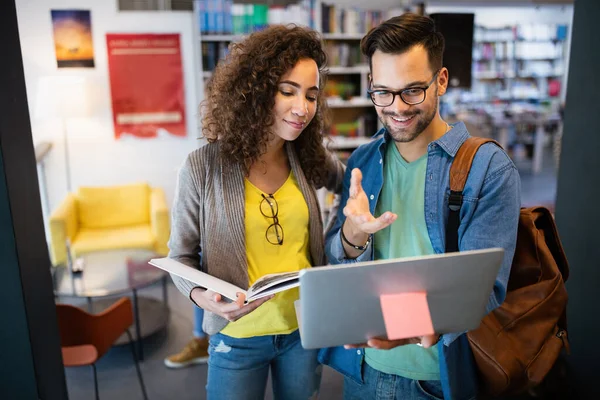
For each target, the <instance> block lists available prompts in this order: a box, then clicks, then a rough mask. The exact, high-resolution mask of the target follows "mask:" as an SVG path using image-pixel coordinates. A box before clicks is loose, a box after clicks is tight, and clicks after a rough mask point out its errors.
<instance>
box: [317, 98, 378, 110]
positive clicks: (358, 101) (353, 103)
mask: <svg viewBox="0 0 600 400" xmlns="http://www.w3.org/2000/svg"><path fill="white" fill-rule="evenodd" d="M327 105H328V106H329V108H355V107H373V103H372V102H371V100H369V99H367V98H365V97H354V98H352V100H342V99H339V98H329V99H327Z"/></svg>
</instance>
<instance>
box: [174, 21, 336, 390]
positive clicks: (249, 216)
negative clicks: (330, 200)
mask: <svg viewBox="0 0 600 400" xmlns="http://www.w3.org/2000/svg"><path fill="white" fill-rule="evenodd" d="M325 62H326V56H325V53H324V52H323V49H322V45H321V41H320V38H319V36H318V35H317V34H316V33H315V32H313V31H311V30H309V29H306V28H301V27H295V26H290V27H286V26H272V27H269V28H267V29H266V30H264V31H260V32H256V33H253V34H251V35H250V36H248V37H247V38H246V39H245V40H244V41H243V42H241V43H238V44H234V45H233V46H232V48H231V52H230V54H229V56H228V57H227V58H226V59H225V60H224V61H223V62H221V63H219V65H218V66H217V68H216V70H215V71H214V74H213V77H212V79H211V80H210V82H209V84H208V87H207V95H206V100H205V101H204V102H203V104H202V107H201V110H202V117H203V118H202V122H203V124H202V131H203V133H204V136H205V137H206V138H207V139H208V142H209V143H208V144H207V145H205V146H204V147H202V148H200V149H198V150H196V151H194V152H192V153H191V154H190V155H189V156H188V158H187V159H186V161H185V163H184V165H183V166H182V168H181V170H180V172H179V180H178V184H177V190H176V196H175V201H174V204H173V212H172V230H171V238H170V241H169V248H170V252H169V257H171V258H174V259H176V260H178V261H180V262H183V263H185V264H186V265H189V266H191V267H194V268H198V269H201V270H202V271H204V272H207V273H208V274H210V275H213V276H216V277H218V278H220V279H223V280H225V281H228V282H231V283H233V284H235V285H237V286H239V287H242V288H247V287H249V285H251V284H252V283H253V282H254V281H255V280H256V279H258V278H260V277H261V276H263V275H265V274H269V273H279V272H290V271H298V270H301V269H303V268H309V267H311V266H319V265H324V264H325V263H326V260H325V255H324V245H323V223H322V221H321V214H320V210H319V205H318V201H317V196H316V193H315V189H316V188H319V187H323V186H325V187H327V188H329V189H330V190H334V191H337V192H339V191H340V190H341V183H342V180H343V173H344V171H343V169H344V168H343V166H342V164H341V163H340V162H339V161H337V159H336V158H335V157H334V156H332V155H331V154H329V153H328V152H327V151H326V150H325V148H324V146H323V137H322V132H323V130H324V127H325V112H326V109H325V102H324V95H323V86H324V79H325V77H324V67H325ZM173 280H174V282H175V284H176V285H177V287H178V288H179V290H180V291H181V292H182V293H184V294H185V295H186V296H188V297H189V298H190V299H191V300H192V301H193V302H194V303H195V304H196V305H197V306H198V307H200V308H202V309H204V318H203V329H204V331H205V332H206V333H207V334H209V335H210V345H209V360H208V382H207V386H206V389H207V393H208V398H209V399H236V400H238V399H262V398H264V393H265V389H266V383H267V377H268V375H269V371H271V376H272V382H273V393H274V397H275V398H276V399H286V400H294V399H309V398H311V397H312V396H315V395H316V394H317V392H318V389H319V384H320V380H321V373H320V371H321V369H320V367H319V365H318V362H317V352H316V351H312V350H304V349H303V348H302V346H301V344H300V337H299V333H298V323H297V319H296V314H295V311H294V301H295V300H297V299H298V297H299V293H298V289H297V288H296V289H291V290H287V291H284V292H280V293H278V294H276V295H274V296H271V297H267V298H262V299H259V300H256V301H253V302H251V303H249V304H247V305H244V300H245V299H244V297H243V295H240V297H239V298H238V301H237V302H233V303H228V302H226V301H224V299H222V298H221V296H220V295H219V294H217V293H215V292H212V291H210V290H204V289H203V288H199V287H196V285H194V284H193V283H192V282H189V281H185V280H182V279H180V278H177V277H173Z"/></svg>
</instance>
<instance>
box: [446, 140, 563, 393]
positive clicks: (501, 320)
mask: <svg viewBox="0 0 600 400" xmlns="http://www.w3.org/2000/svg"><path fill="white" fill-rule="evenodd" d="M487 142H493V143H496V142H495V141H493V140H491V139H483V138H475V137H470V138H468V139H467V140H466V141H465V143H464V144H463V145H462V146H461V147H460V149H459V150H458V153H457V154H456V157H455V159H454V162H453V163H452V166H451V169H450V191H451V192H450V205H449V207H450V214H449V217H448V224H447V226H446V251H447V252H449V251H458V226H459V224H460V218H459V212H460V206H461V204H462V191H463V189H464V186H465V182H466V180H467V176H468V175H469V170H470V168H471V163H472V162H473V158H474V157H475V153H476V152H477V150H478V149H479V147H480V146H481V145H482V144H484V143H487ZM496 144H497V145H498V146H500V145H499V144H498V143H496ZM568 276H569V265H568V263H567V259H566V256H565V253H564V250H563V247H562V244H561V242H560V239H559V237H558V233H557V230H556V225H555V223H554V218H553V217H552V214H551V213H550V211H548V210H547V209H546V208H543V207H533V208H522V209H521V215H520V217H519V229H518V234H517V246H516V250H515V255H514V258H513V262H512V269H511V273H510V278H509V281H508V289H507V294H506V299H505V301H504V303H502V304H501V305H500V307H499V308H497V309H495V310H494V311H492V312H491V313H490V314H488V315H487V316H486V317H485V318H484V319H483V320H482V321H481V325H480V326H479V328H477V329H475V330H473V331H470V332H468V333H467V336H468V338H469V342H470V345H471V350H472V351H473V355H474V358H475V363H476V364H477V369H478V373H479V377H480V387H481V389H482V391H483V392H484V393H486V394H489V395H493V396H499V395H509V394H517V393H521V392H524V391H526V390H528V389H531V388H533V387H535V386H537V385H539V384H540V383H541V382H542V380H543V379H544V377H545V376H546V375H547V374H548V372H549V371H550V369H551V368H552V366H553V365H554V363H555V361H556V359H557V358H558V356H559V354H560V353H561V350H562V349H563V347H565V348H566V350H567V351H568V350H569V343H568V340H567V331H566V329H567V318H566V305H567V290H566V288H565V281H566V280H567V278H568Z"/></svg>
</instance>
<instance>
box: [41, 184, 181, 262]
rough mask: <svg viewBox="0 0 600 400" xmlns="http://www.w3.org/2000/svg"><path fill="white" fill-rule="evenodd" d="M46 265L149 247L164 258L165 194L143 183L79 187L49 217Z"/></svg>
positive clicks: (167, 228) (166, 237) (166, 230)
mask: <svg viewBox="0 0 600 400" xmlns="http://www.w3.org/2000/svg"><path fill="white" fill-rule="evenodd" d="M49 225H50V257H51V259H52V265H55V266H56V265H60V264H65V263H66V261H67V246H66V243H67V240H69V241H70V244H71V246H70V247H71V250H72V252H73V253H74V256H76V257H78V256H81V255H82V254H85V253H89V252H94V251H102V250H115V249H149V250H153V251H154V252H156V253H157V254H158V255H161V256H166V255H167V253H168V251H169V249H168V247H167V241H168V240H169V234H170V223H169V210H168V207H167V201H166V198H165V193H164V191H163V190H162V189H160V188H151V187H150V186H149V185H148V184H146V183H137V184H131V185H120V186H106V187H80V188H79V189H78V190H77V192H76V193H69V194H68V195H67V197H66V198H65V199H64V200H63V202H62V203H61V204H60V205H59V207H58V208H57V209H56V210H54V212H53V213H52V215H51V216H50V224H49Z"/></svg>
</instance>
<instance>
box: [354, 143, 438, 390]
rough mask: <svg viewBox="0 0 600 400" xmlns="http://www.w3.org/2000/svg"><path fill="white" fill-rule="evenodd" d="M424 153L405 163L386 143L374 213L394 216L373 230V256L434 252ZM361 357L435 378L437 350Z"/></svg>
mask: <svg viewBox="0 0 600 400" xmlns="http://www.w3.org/2000/svg"><path fill="white" fill-rule="evenodd" d="M426 168H427V154H425V155H423V157H421V158H419V159H418V160H415V161H413V162H411V163H408V162H406V160H404V159H403V158H402V156H401V155H400V153H399V152H398V149H397V148H396V146H395V145H394V143H390V144H389V145H388V148H387V151H386V156H385V163H384V165H383V182H384V183H383V187H382V189H381V194H380V195H379V200H378V202H377V207H376V208H375V214H376V216H378V215H381V214H383V213H384V212H385V211H392V212H394V213H396V214H397V215H398V219H397V220H396V221H395V222H394V223H393V224H392V225H391V226H389V227H387V228H385V229H383V230H381V231H379V232H377V233H375V237H374V239H373V243H374V246H375V259H376V260H382V259H390V258H399V257H412V256H424V255H430V254H434V251H433V247H432V246H431V241H430V239H429V234H428V233H427V225H426V224H425V212H424V207H425V175H426ZM365 360H366V362H367V364H369V365H370V366H371V367H372V368H374V369H376V370H378V371H381V372H384V373H387V374H394V375H400V376H403V377H405V378H408V379H416V380H439V379H440V369H439V364H438V351H437V347H436V346H434V347H432V348H429V349H424V348H422V347H419V346H417V345H414V344H411V345H406V346H400V347H396V348H394V349H391V350H376V349H366V351H365Z"/></svg>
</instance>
